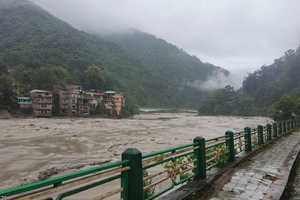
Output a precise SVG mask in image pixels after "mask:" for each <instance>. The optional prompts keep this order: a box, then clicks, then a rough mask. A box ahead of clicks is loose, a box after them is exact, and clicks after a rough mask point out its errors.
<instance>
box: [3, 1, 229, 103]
mask: <svg viewBox="0 0 300 200" xmlns="http://www.w3.org/2000/svg"><path fill="white" fill-rule="evenodd" d="M19 2H23V4H20V5H19V4H18V5H16V4H13V3H12V4H11V5H9V6H2V7H1V9H0V29H1V32H0V38H5V39H1V40H0V60H1V63H2V65H3V66H5V67H2V68H3V69H4V68H5V69H7V70H8V71H9V73H6V74H5V75H4V76H3V77H1V81H2V82H3V81H4V82H6V83H7V84H8V85H9V83H12V84H13V87H12V86H10V87H5V89H4V88H2V89H1V92H2V93H9V92H10V93H12V91H13V90H14V91H17V93H18V94H19V95H26V94H27V93H28V91H30V90H31V89H48V90H49V89H51V88H52V87H53V85H55V84H60V83H65V82H72V83H75V84H78V85H81V86H83V88H84V89H85V90H89V89H94V90H96V91H104V90H116V91H119V92H122V93H123V94H125V96H127V97H130V98H131V99H133V100H134V101H135V102H136V103H137V104H138V105H139V106H143V107H156V108H159V107H164V108H197V107H199V106H200V104H201V102H202V101H203V99H204V98H205V97H207V96H208V94H209V93H208V92H207V91H202V90H199V89H198V88H195V87H193V86H191V85H189V84H188V83H190V82H193V81H200V82H203V81H205V80H206V78H207V77H209V76H211V75H212V74H213V73H216V72H221V73H224V74H225V75H228V74H229V72H228V71H227V70H224V69H222V68H220V67H216V66H214V65H212V64H209V63H203V62H201V61H200V60H199V59H198V58H196V57H195V56H190V55H188V54H187V53H185V52H184V51H183V50H181V49H179V48H177V47H176V46H174V45H171V44H169V43H167V42H165V41H164V40H162V39H158V38H156V37H155V36H153V35H149V34H146V33H142V32H138V33H137V35H136V37H133V38H131V40H128V38H124V40H123V41H125V40H127V41H129V43H130V44H131V47H130V46H126V45H122V44H121V42H117V39H115V40H113V39H111V38H103V37H99V35H98V36H93V35H91V34H88V33H86V32H83V31H79V30H77V29H74V28H73V27H72V26H70V25H69V24H67V23H65V22H63V21H62V20H60V19H58V18H56V17H54V16H52V15H51V14H49V13H48V12H46V11H45V10H43V9H41V8H40V7H38V6H36V5H34V4H32V3H28V2H25V1H19ZM112 38H116V36H112ZM134 38H136V40H135V39H134ZM118 41H121V39H120V38H119V40H118ZM150 44H151V45H150ZM132 47H135V51H134V50H133V49H132ZM137 52H139V54H137ZM2 74H3V73H2ZM7 84H6V85H7ZM2 87H4V85H2Z"/></svg>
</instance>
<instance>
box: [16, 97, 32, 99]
mask: <svg viewBox="0 0 300 200" xmlns="http://www.w3.org/2000/svg"><path fill="white" fill-rule="evenodd" d="M17 99H18V100H30V97H17Z"/></svg>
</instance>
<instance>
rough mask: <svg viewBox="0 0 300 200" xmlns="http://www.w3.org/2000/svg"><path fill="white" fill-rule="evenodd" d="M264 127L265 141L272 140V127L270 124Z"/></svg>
mask: <svg viewBox="0 0 300 200" xmlns="http://www.w3.org/2000/svg"><path fill="white" fill-rule="evenodd" d="M266 127H267V135H268V137H267V139H268V140H272V126H271V124H267V125H266Z"/></svg>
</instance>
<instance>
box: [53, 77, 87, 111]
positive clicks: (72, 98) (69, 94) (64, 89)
mask: <svg viewBox="0 0 300 200" xmlns="http://www.w3.org/2000/svg"><path fill="white" fill-rule="evenodd" d="M52 91H53V95H55V101H54V106H55V107H58V108H56V109H55V110H56V114H57V115H59V116H83V109H82V108H83V99H84V96H83V91H82V87H81V86H78V85H74V84H71V83H68V84H63V85H57V86H54V88H53V90H52Z"/></svg>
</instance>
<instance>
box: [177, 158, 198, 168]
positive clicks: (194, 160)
mask: <svg viewBox="0 0 300 200" xmlns="http://www.w3.org/2000/svg"><path fill="white" fill-rule="evenodd" d="M196 161H197V159H193V160H190V161H188V162H185V163H182V164H181V165H179V167H183V166H185V165H188V164H191V163H195V162H196Z"/></svg>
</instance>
